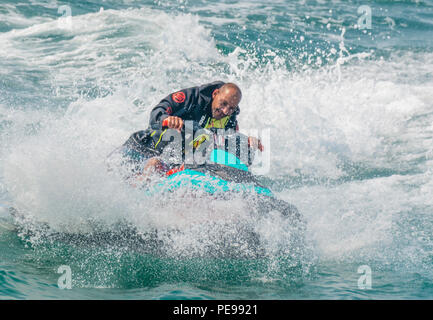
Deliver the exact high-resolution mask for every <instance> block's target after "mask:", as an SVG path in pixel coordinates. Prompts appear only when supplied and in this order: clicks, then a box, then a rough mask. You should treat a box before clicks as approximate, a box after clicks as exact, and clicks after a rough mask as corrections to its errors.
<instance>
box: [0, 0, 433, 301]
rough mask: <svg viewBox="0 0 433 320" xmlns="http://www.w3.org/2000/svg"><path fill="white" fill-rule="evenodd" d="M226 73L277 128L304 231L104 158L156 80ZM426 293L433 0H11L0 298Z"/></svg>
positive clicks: (277, 184)
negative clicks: (157, 182) (135, 182)
mask: <svg viewBox="0 0 433 320" xmlns="http://www.w3.org/2000/svg"><path fill="white" fill-rule="evenodd" d="M215 80H223V81H232V82H235V83H237V84H238V85H239V86H240V87H241V89H242V91H243V99H242V102H241V104H240V108H241V113H240V115H239V121H240V129H241V131H243V130H244V131H248V130H252V131H254V130H256V132H258V133H260V132H265V130H269V132H270V137H269V139H268V141H266V142H267V144H266V145H265V147H266V148H268V150H269V154H270V159H271V162H270V163H271V164H270V167H269V170H268V172H266V174H264V175H263V177H262V179H263V181H264V182H265V183H266V184H267V185H268V186H270V187H271V189H272V190H273V191H274V192H275V193H276V194H277V195H278V197H279V198H281V199H284V200H286V201H287V202H289V203H292V204H294V205H295V206H296V207H297V208H298V209H299V211H300V213H301V214H302V216H303V219H304V220H305V230H303V233H302V234H303V236H302V241H300V240H299V239H298V240H299V241H298V240H297V239H296V238H297V232H296V230H293V228H292V226H291V225H290V224H288V223H287V222H286V221H283V220H281V217H279V216H277V215H272V214H271V215H269V216H263V217H255V218H252V217H250V216H249V214H248V213H249V210H250V209H251V208H250V207H249V206H250V205H251V204H248V203H244V202H243V201H242V200H241V199H238V200H233V201H230V202H225V201H220V200H214V201H211V200H206V201H202V200H201V199H191V198H188V195H184V194H179V195H175V196H173V197H170V198H166V199H160V198H158V197H153V198H146V199H144V198H143V195H142V194H141V193H140V191H139V190H138V189H133V188H131V187H129V186H127V185H125V184H123V183H121V182H120V181H118V180H117V179H115V178H113V177H112V176H109V175H108V174H107V171H106V167H105V164H104V161H105V157H106V155H107V154H108V153H110V152H111V151H112V150H113V149H114V148H116V147H118V146H119V145H121V144H122V143H123V142H124V141H125V140H126V139H127V138H128V137H129V135H130V134H131V133H133V132H135V131H137V130H140V129H144V128H146V127H147V123H148V118H149V111H150V110H151V108H152V107H153V106H154V105H155V104H156V103H158V102H159V101H160V100H161V99H162V98H163V97H164V96H166V95H167V94H169V93H171V92H174V91H176V90H178V89H182V88H187V87H191V86H195V85H200V84H203V83H207V82H212V81H215ZM11 207H13V208H15V209H16V210H17V211H18V212H19V213H20V217H18V218H17V217H14V216H13V215H11V211H10V209H9V208H11ZM245 226H248V228H252V229H254V230H255V232H256V234H257V235H258V239H259V240H258V241H259V247H260V250H261V251H260V254H257V252H256V251H255V248H251V247H250V246H249V245H248V241H246V240H245V239H243V238H242V237H241V236H240V235H241V234H242V228H244V227H245ZM170 228H174V229H175V230H176V232H168V231H167V230H168V229H170ZM149 230H159V233H158V234H157V236H156V239H153V240H155V241H157V242H158V243H159V244H160V247H159V248H160V249H159V250H158V252H154V251H152V250H148V249H149V248H147V247H146V246H145V245H143V241H142V240H143V237H145V236H148V231H149ZM298 231H299V230H298ZM65 234H68V235H69V236H67V237H65V236H62V235H65ZM59 268H60V271H61V272H60V273H58V271H59ZM62 268H63V269H62ZM65 268H66V269H65ZM64 270H69V271H70V272H71V273H70V280H71V283H70V284H71V289H67V288H66V289H61V288H59V286H60V287H62V283H63V282H62V281H60V280H61V279H63V278H61V277H62V276H64V275H67V274H68V271H64ZM62 272H63V273H62ZM65 272H66V273H65ZM59 278H61V279H60V280H59ZM68 279H69V278H68ZM59 283H60V285H59ZM432 298H433V1H432V0H362V1H361V0H359V1H358V0H348V1H343V0H299V1H298V0H293V1H289V0H272V1H266V2H264V1H256V0H240V1H234V0H223V1H215V0H213V1H204V0H176V1H175V0H160V1H157V0H149V1H146V0H88V1H85V0H76V1H69V2H68V1H56V0H28V1H25V0H17V1H12V0H2V1H1V3H0V299H432Z"/></svg>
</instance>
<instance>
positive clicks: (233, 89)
mask: <svg viewBox="0 0 433 320" xmlns="http://www.w3.org/2000/svg"><path fill="white" fill-rule="evenodd" d="M220 90H223V91H227V92H229V93H230V94H231V95H234V96H236V97H238V98H239V102H240V101H241V99H242V91H241V89H239V87H238V86H237V85H236V84H234V83H231V82H228V83H226V84H224V85H223V86H222V87H221V88H220Z"/></svg>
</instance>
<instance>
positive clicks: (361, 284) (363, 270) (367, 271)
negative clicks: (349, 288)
mask: <svg viewBox="0 0 433 320" xmlns="http://www.w3.org/2000/svg"><path fill="white" fill-rule="evenodd" d="M358 273H359V274H362V275H361V276H360V277H359V279H358V288H359V289H361V290H371V283H372V276H371V268H370V267H369V266H367V265H362V266H360V267H359V268H358Z"/></svg>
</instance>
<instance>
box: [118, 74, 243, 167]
mask: <svg viewBox="0 0 433 320" xmlns="http://www.w3.org/2000/svg"><path fill="white" fill-rule="evenodd" d="M223 85H224V82H222V81H215V82H212V83H208V84H204V85H201V86H198V87H192V88H187V89H182V90H180V91H177V92H174V93H172V94H170V95H168V96H167V97H165V98H164V99H162V100H161V102H160V103H158V104H157V105H156V106H155V107H154V108H153V109H152V111H151V114H150V120H149V128H148V129H146V130H141V131H137V132H135V133H133V134H132V135H131V136H130V137H129V139H128V140H127V141H126V142H125V143H124V145H123V146H122V153H123V154H124V155H125V156H127V158H129V159H130V160H132V161H134V162H135V161H137V162H142V160H145V159H148V158H150V157H152V156H157V155H158V154H160V153H161V152H162V150H163V149H164V148H165V147H166V146H167V145H168V144H169V143H170V141H165V140H164V139H161V138H162V136H163V134H164V132H165V131H164V130H163V128H162V122H163V120H164V119H166V118H168V117H170V116H177V117H179V118H182V119H183V120H184V121H186V120H192V121H194V126H195V127H201V128H205V127H208V124H209V120H211V119H212V108H211V107H212V93H213V92H214V90H216V89H219V88H221V87H222V86H223ZM239 111H240V110H239V108H238V109H237V111H236V112H234V113H233V114H232V115H231V116H229V117H227V118H226V119H225V121H224V125H223V128H224V129H233V130H236V131H237V130H238V124H237V119H236V116H237V115H238V114H239Z"/></svg>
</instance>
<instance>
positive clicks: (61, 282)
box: [57, 265, 72, 289]
mask: <svg viewBox="0 0 433 320" xmlns="http://www.w3.org/2000/svg"><path fill="white" fill-rule="evenodd" d="M57 273H60V274H62V275H61V276H60V277H59V279H58V280H57V286H58V287H59V289H72V270H71V267H70V266H65V265H63V266H60V267H59V268H58V269H57Z"/></svg>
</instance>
